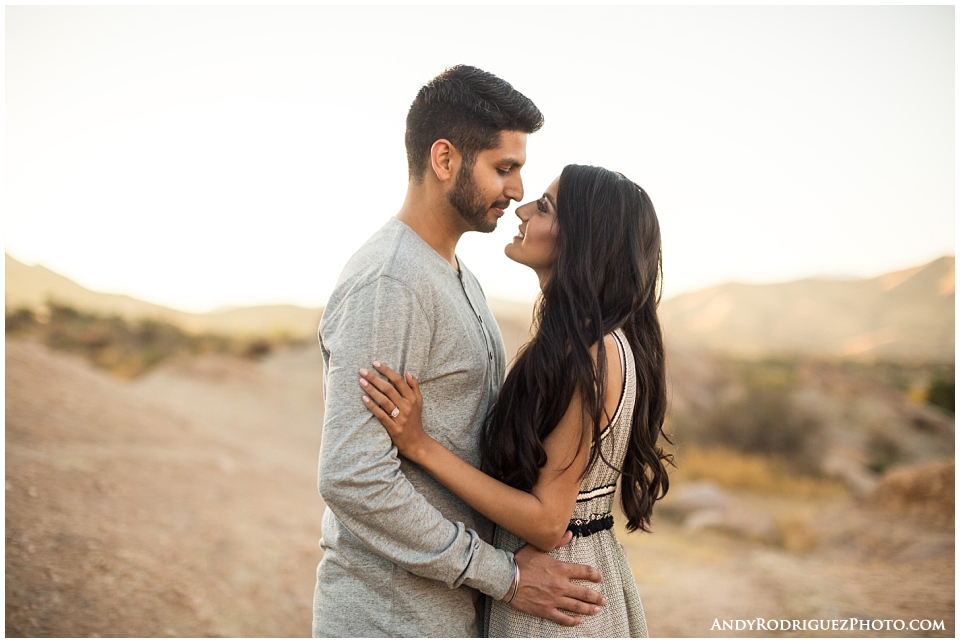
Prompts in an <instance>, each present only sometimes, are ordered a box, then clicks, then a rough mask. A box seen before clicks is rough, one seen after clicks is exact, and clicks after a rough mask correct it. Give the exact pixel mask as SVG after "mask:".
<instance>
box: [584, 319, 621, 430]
mask: <svg viewBox="0 0 960 643" xmlns="http://www.w3.org/2000/svg"><path fill="white" fill-rule="evenodd" d="M598 349H599V343H597V344H594V345H593V346H591V347H590V356H591V357H593V361H594V362H596V361H597V354H598V352H599V350H598ZM603 350H604V353H605V354H606V362H607V363H606V370H607V378H606V379H607V390H606V396H605V398H606V399H605V400H604V402H605V404H604V406H605V410H606V412H607V417H613V414H614V413H616V411H617V405H618V404H619V402H620V394H621V392H622V391H623V367H622V366H621V364H620V348H619V343H618V342H617V338H616V337H614V336H613V333H608V334H607V335H605V336H604V337H603Z"/></svg>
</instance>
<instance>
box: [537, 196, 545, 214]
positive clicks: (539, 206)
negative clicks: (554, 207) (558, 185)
mask: <svg viewBox="0 0 960 643" xmlns="http://www.w3.org/2000/svg"><path fill="white" fill-rule="evenodd" d="M537 209H538V210H540V211H541V212H546V211H547V200H546V199H537Z"/></svg>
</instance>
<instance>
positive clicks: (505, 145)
mask: <svg viewBox="0 0 960 643" xmlns="http://www.w3.org/2000/svg"><path fill="white" fill-rule="evenodd" d="M481 154H482V155H483V156H485V157H486V158H487V159H488V160H490V161H491V162H493V163H496V164H501V165H510V166H515V167H519V166H521V165H523V164H524V163H526V162H527V135H526V133H525V132H512V131H507V132H501V133H500V145H499V146H498V147H495V148H493V149H492V150H484V151H483V152H481Z"/></svg>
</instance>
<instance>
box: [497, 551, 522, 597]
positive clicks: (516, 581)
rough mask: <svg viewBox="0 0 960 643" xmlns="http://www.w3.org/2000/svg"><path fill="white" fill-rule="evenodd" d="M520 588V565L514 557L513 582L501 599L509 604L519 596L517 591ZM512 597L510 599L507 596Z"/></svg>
mask: <svg viewBox="0 0 960 643" xmlns="http://www.w3.org/2000/svg"><path fill="white" fill-rule="evenodd" d="M519 590H520V565H519V564H518V563H517V559H516V558H514V559H513V582H512V583H510V589H508V590H507V593H506V594H504V596H503V598H502V599H501V600H502V601H503V602H504V603H506V604H507V605H509V604H510V603H512V602H513V599H515V598H516V597H517V592H518V591H519ZM508 596H509V597H510V598H509V599H508V598H507V597H508Z"/></svg>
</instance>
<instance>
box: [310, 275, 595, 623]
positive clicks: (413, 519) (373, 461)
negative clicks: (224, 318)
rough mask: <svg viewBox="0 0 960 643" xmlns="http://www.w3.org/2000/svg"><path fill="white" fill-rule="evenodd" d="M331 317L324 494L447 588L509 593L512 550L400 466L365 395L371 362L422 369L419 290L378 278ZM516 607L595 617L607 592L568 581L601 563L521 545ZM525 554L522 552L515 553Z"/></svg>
mask: <svg viewBox="0 0 960 643" xmlns="http://www.w3.org/2000/svg"><path fill="white" fill-rule="evenodd" d="M331 313H332V314H331V315H330V316H329V317H327V316H326V315H325V317H324V322H323V328H322V329H321V335H322V341H323V344H324V351H326V352H328V354H329V357H328V368H327V372H326V379H325V381H324V388H325V392H326V411H325V417H324V428H323V439H322V442H321V448H320V482H319V484H320V493H321V495H322V496H323V498H324V500H325V502H326V503H327V505H328V506H329V507H330V509H331V510H332V511H333V513H334V514H335V515H336V516H337V518H338V519H339V520H340V521H341V522H342V523H343V524H344V526H345V527H346V528H347V529H348V530H349V531H350V532H351V533H352V534H353V535H354V536H355V537H356V538H357V539H358V540H360V541H361V542H362V543H363V544H364V545H366V546H367V547H368V548H369V549H371V550H372V551H374V552H376V553H377V554H378V555H380V556H382V557H384V558H386V559H388V560H390V561H392V562H394V563H395V564H397V565H399V566H400V567H403V568H404V569H406V570H407V571H409V572H411V573H413V574H416V575H418V576H423V577H426V578H431V579H434V580H439V581H441V582H443V583H445V584H446V585H447V586H448V587H451V588H452V587H458V586H460V585H461V584H466V585H468V586H470V587H474V588H476V589H478V590H480V591H481V592H483V593H485V594H488V595H490V596H492V597H494V598H496V599H502V598H504V597H506V596H507V595H508V592H509V593H510V594H511V595H512V593H513V592H512V591H511V590H512V588H511V584H512V581H513V577H514V574H513V564H512V561H511V558H512V555H511V554H509V553H507V552H504V551H502V550H499V549H496V548H494V547H492V546H490V545H489V544H488V543H486V542H484V541H483V540H482V539H481V538H480V537H479V535H478V534H477V533H476V532H475V531H473V530H472V529H467V528H466V527H465V526H464V525H463V524H462V523H459V522H457V523H454V522H451V521H449V520H447V519H446V518H444V517H443V515H442V514H441V513H440V512H439V511H438V510H437V509H436V508H435V507H434V506H433V505H431V504H430V503H429V502H428V501H427V500H426V499H425V498H424V497H423V496H422V495H421V494H420V493H419V492H417V490H416V489H414V487H413V485H412V484H411V483H410V482H409V480H407V478H406V477H405V476H404V475H403V473H402V472H401V471H400V461H399V459H398V457H397V454H396V449H395V448H394V447H393V444H392V443H391V441H390V436H389V435H388V434H387V432H386V431H384V430H383V427H382V426H381V425H380V423H379V422H378V421H377V420H376V418H374V417H373V416H372V415H371V414H370V412H369V411H368V410H367V408H366V407H365V406H364V405H363V402H362V401H361V399H360V389H359V388H358V386H357V382H358V379H359V373H358V371H359V369H360V368H361V367H363V368H370V366H371V364H372V361H373V359H378V360H383V361H386V362H387V363H390V364H396V365H397V368H398V369H399V370H400V371H401V372H403V371H404V370H406V371H411V372H414V373H423V372H424V369H425V366H426V365H427V362H428V356H429V351H430V338H431V336H432V329H431V327H430V324H429V322H428V319H427V316H426V315H425V314H424V311H423V310H422V309H421V308H420V304H419V302H418V300H417V297H416V294H415V293H414V292H413V291H412V290H411V289H410V288H408V287H407V286H406V285H405V284H402V283H400V282H398V281H396V280H393V279H390V278H387V277H381V278H380V279H379V280H378V281H377V282H374V283H371V284H368V285H367V286H365V287H364V288H362V289H360V290H358V291H357V292H354V293H352V294H350V295H349V296H348V298H347V299H346V300H345V301H343V302H341V303H340V305H338V307H337V309H336V310H334V311H331ZM521 551H522V552H523V554H522V555H518V558H517V562H518V564H519V565H520V571H521V583H520V588H519V591H518V592H517V597H516V599H515V600H514V602H513V603H512V604H513V605H514V606H515V607H517V608H518V609H520V610H522V611H525V612H528V613H531V614H534V615H537V616H542V617H545V618H550V619H551V620H555V621H557V622H559V623H561V624H563V625H575V624H576V623H577V622H578V621H579V619H577V618H575V617H571V616H569V615H566V614H563V613H561V612H559V611H557V608H558V607H560V608H563V609H567V610H570V611H572V612H577V613H581V614H592V613H595V610H596V609H597V607H596V605H594V604H601V601H603V598H602V597H601V596H600V594H598V593H597V592H595V591H593V590H590V589H588V588H586V587H583V586H581V585H576V584H573V583H571V582H570V580H571V579H572V578H579V579H585V580H589V581H593V582H598V581H599V580H600V574H599V572H597V571H596V570H594V569H592V568H590V567H587V566H583V565H569V564H565V563H560V562H559V561H557V560H555V559H553V558H551V557H549V556H547V555H546V554H543V553H540V552H537V551H535V550H531V549H529V548H527V549H525V550H521ZM518 554H519V553H518Z"/></svg>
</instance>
